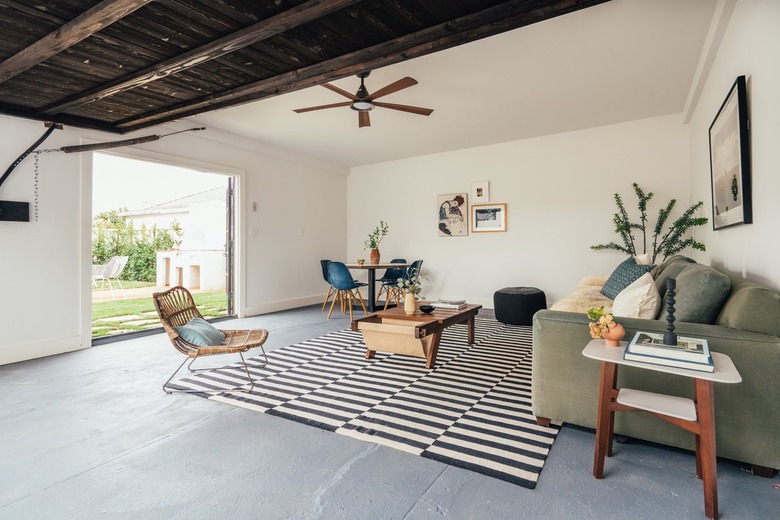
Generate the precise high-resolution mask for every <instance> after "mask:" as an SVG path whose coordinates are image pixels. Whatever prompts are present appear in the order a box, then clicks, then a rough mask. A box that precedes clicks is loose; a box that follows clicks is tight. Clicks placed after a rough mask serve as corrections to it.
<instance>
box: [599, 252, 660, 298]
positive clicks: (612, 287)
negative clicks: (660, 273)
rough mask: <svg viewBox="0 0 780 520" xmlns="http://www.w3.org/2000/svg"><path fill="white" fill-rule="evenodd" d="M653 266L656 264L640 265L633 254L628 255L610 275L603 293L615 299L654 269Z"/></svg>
mask: <svg viewBox="0 0 780 520" xmlns="http://www.w3.org/2000/svg"><path fill="white" fill-rule="evenodd" d="M653 268H655V266H654V265H639V264H637V263H636V259H635V258H634V257H633V256H631V257H628V258H627V259H626V260H624V261H623V262H621V263H620V264H619V265H618V266H617V267H616V268H615V270H614V271H612V274H611V275H609V279H608V280H607V283H605V284H604V287H602V288H601V294H603V295H604V296H606V297H607V298H612V299H613V300H614V299H615V296H617V295H618V294H620V291H622V290H623V289H625V288H626V287H628V286H629V285H631V284H632V283H634V281H635V280H637V279H638V278H639V277H640V276H642V275H643V274H645V273H649V272H650V271H652V270H653Z"/></svg>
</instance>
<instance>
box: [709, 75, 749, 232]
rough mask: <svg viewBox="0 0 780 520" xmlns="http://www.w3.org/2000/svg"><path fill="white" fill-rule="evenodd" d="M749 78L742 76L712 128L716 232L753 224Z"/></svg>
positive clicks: (713, 213)
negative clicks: (746, 79)
mask: <svg viewBox="0 0 780 520" xmlns="http://www.w3.org/2000/svg"><path fill="white" fill-rule="evenodd" d="M748 133H749V126H748V116H747V88H746V85H745V76H739V77H738V78H737V80H736V81H735V82H734V85H733V86H732V87H731V90H730V91H729V94H728V96H726V100H725V101H724V102H723V105H721V107H720V110H718V114H717V115H716V116H715V119H714V120H713V121H712V125H710V173H711V174H712V229H714V230H718V229H723V228H727V227H731V226H736V225H739V224H750V223H751V222H753V207H752V202H751V196H750V137H749V135H748Z"/></svg>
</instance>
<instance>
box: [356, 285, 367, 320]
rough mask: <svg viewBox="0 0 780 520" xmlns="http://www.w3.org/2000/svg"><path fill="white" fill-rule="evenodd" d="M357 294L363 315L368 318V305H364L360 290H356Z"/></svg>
mask: <svg viewBox="0 0 780 520" xmlns="http://www.w3.org/2000/svg"><path fill="white" fill-rule="evenodd" d="M355 292H356V293H357V297H358V298H359V299H360V306H361V307H363V314H365V315H366V316H368V311H367V310H366V304H365V303H363V297H362V296H361V295H360V289H355Z"/></svg>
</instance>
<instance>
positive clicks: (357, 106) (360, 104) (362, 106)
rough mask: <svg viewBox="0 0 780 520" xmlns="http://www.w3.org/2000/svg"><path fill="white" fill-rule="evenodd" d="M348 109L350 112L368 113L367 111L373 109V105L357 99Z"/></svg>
mask: <svg viewBox="0 0 780 520" xmlns="http://www.w3.org/2000/svg"><path fill="white" fill-rule="evenodd" d="M349 107H350V108H351V109H352V110H357V111H358V112H368V111H369V110H373V109H374V104H373V103H372V102H370V101H362V100H360V99H358V100H357V101H353V102H352V104H351V105H350V106H349Z"/></svg>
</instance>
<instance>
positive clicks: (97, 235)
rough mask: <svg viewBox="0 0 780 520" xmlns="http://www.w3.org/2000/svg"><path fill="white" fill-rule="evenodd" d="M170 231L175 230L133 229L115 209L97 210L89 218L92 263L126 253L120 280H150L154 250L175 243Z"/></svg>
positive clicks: (101, 261)
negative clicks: (90, 221)
mask: <svg viewBox="0 0 780 520" xmlns="http://www.w3.org/2000/svg"><path fill="white" fill-rule="evenodd" d="M172 233H173V234H175V235H176V236H177V238H178V237H179V235H180V232H178V231H177V230H175V229H173V230H167V229H157V227H156V226H154V227H152V228H151V229H149V228H147V227H146V226H141V228H140V229H134V227H133V224H132V221H129V222H128V221H127V220H125V219H124V218H123V217H120V216H119V215H118V214H117V212H116V211H108V212H105V213H100V214H99V215H97V216H95V218H94V219H93V220H92V263H93V264H101V265H102V264H105V263H107V262H108V261H109V259H111V257H112V256H127V257H129V258H128V260H127V265H126V266H125V269H124V271H122V276H121V278H122V280H135V281H139V282H154V281H155V278H156V274H157V273H156V265H157V251H164V250H166V249H171V248H172V247H173V245H174V243H175V241H174V238H173V236H172Z"/></svg>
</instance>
